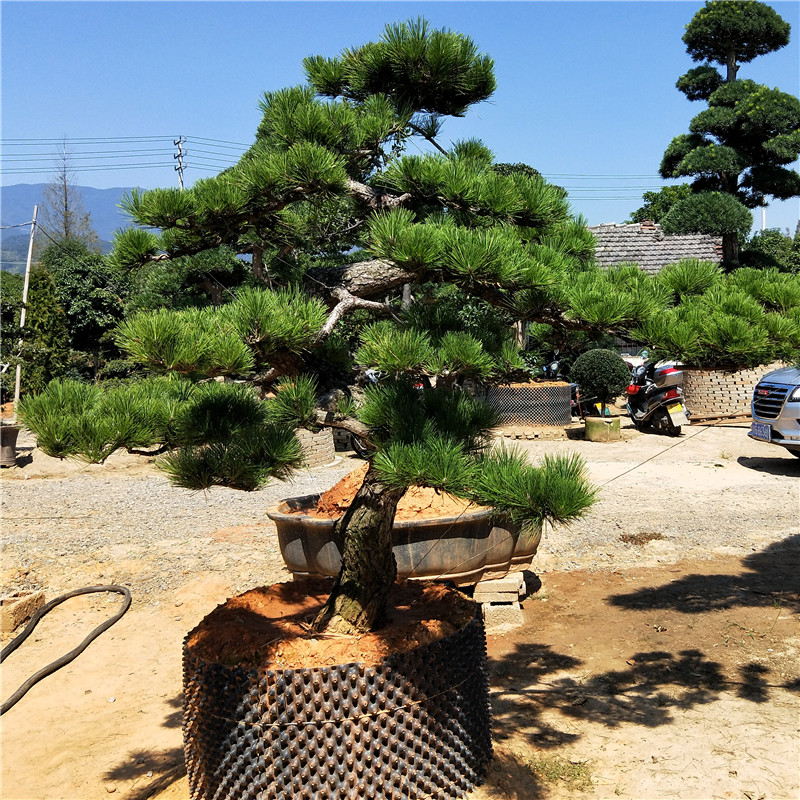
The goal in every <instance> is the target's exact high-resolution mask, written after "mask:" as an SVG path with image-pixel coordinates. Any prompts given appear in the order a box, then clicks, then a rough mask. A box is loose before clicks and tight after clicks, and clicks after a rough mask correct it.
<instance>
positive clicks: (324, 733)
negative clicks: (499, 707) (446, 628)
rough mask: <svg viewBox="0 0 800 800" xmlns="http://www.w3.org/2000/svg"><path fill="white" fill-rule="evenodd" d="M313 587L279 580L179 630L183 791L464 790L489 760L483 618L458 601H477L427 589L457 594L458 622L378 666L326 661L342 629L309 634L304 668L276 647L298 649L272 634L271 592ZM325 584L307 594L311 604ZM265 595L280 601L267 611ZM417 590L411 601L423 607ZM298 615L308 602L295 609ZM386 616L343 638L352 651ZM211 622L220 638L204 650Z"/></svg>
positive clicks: (427, 793)
mask: <svg viewBox="0 0 800 800" xmlns="http://www.w3.org/2000/svg"><path fill="white" fill-rule="evenodd" d="M319 583H320V582H318V581H300V582H292V583H288V584H276V585H274V586H272V587H270V588H269V589H257V590H253V591H252V592H247V593H245V594H244V595H240V596H239V597H236V598H231V599H230V600H228V601H227V602H226V603H224V604H222V605H221V606H219V607H218V608H217V609H215V610H214V611H213V612H212V613H211V614H209V615H208V616H207V617H206V618H205V619H204V620H203V621H202V622H201V623H200V625H199V626H198V627H197V628H196V629H195V630H194V631H192V633H190V634H189V635H188V636H187V638H186V641H185V642H184V673H183V687H184V721H183V735H184V752H185V759H186V766H187V772H188V776H189V787H190V790H191V797H192V798H193V800H211V798H216V799H217V800H222V798H227V800H240V798H252V799H253V800H256V799H258V800H279V799H282V798H287V797H291V798H296V799H297V800H312V799H316V798H323V797H324V798H326V800H328V799H330V800H345V798H347V799H348V800H349V798H382V797H393V798H398V800H399V799H400V798H407V799H408V800H422V798H439V800H449V798H456V797H458V798H463V797H464V796H465V795H466V793H467V792H468V791H470V790H471V789H472V788H473V787H474V786H475V785H476V784H477V783H480V782H481V780H482V777H483V775H484V774H485V771H486V767H487V765H488V762H489V760H490V759H491V756H492V749H491V748H492V746H491V710H490V705H489V681H488V673H487V669H486V640H485V634H484V630H483V622H482V620H481V618H480V615H479V614H476V613H475V609H472V610H471V611H470V610H469V609H468V608H467V606H466V605H465V604H472V605H474V606H475V607H476V608H477V604H474V603H473V601H471V600H469V598H466V597H465V596H464V595H461V593H460V592H458V591H457V590H455V589H446V588H445V587H442V586H437V587H434V590H435V592H438V593H443V592H450V593H452V595H458V599H457V600H455V602H457V603H458V604H459V605H460V606H461V608H460V611H459V612H458V614H459V615H460V616H459V624H458V626H457V627H456V629H455V630H453V632H451V633H448V634H447V635H444V636H443V637H442V638H438V639H436V640H434V641H428V642H423V643H422V644H420V646H417V647H412V648H410V649H409V648H407V647H406V648H402V647H400V648H398V649H397V651H395V652H391V653H389V654H387V655H386V656H385V657H383V658H381V659H379V660H377V661H376V662H375V663H365V662H362V661H358V660H352V661H346V662H345V663H341V664H327V663H326V657H325V656H326V654H328V653H329V651H330V650H331V648H341V647H343V646H345V645H343V644H342V641H341V640H342V637H325V636H324V635H318V638H317V639H313V638H310V634H306V635H305V642H306V644H307V645H308V646H312V647H315V648H316V650H317V655H316V656H314V655H311V654H308V653H307V651H303V652H304V653H306V655H304V656H301V658H307V660H308V666H302V665H298V664H297V663H296V661H297V658H296V657H293V663H292V664H291V665H290V666H286V665H285V664H284V663H282V662H283V660H284V659H283V658H282V656H281V654H283V655H284V656H285V654H286V652H292V653H293V652H294V648H295V646H298V647H299V646H300V645H299V642H298V641H297V639H292V638H291V637H289V638H288V639H287V638H281V637H282V636H285V635H286V630H285V629H286V625H287V618H286V617H285V616H284V617H281V616H280V615H281V614H282V613H285V608H286V607H285V604H283V603H282V602H281V594H284V595H285V594H286V593H287V592H294V593H295V594H296V595H298V596H300V595H302V596H303V598H305V597H307V596H308V595H309V594H311V595H313V594H314V593H315V591H316V588H315V585H318V584H319ZM325 585H326V587H327V588H330V583H329V582H325ZM406 587H408V588H411V587H417V588H421V585H420V584H406ZM327 588H326V591H327ZM428 588H430V587H428ZM326 591H323V592H321V593H320V592H318V591H317V595H318V598H319V603H318V605H320V606H321V604H322V602H323V601H324V596H325V594H326ZM398 591H400V590H399V589H398ZM426 591H427V590H426ZM259 593H260V595H259ZM270 595H272V596H273V597H275V596H277V601H276V602H275V604H274V611H270ZM420 597H421V600H420V601H419V602H418V603H416V605H420V606H422V607H423V608H424V607H425V604H426V603H425V598H424V597H422V596H421V595H420ZM315 599H316V598H315ZM259 605H262V606H264V609H263V610H262V609H261V608H258V610H256V607H257V606H259ZM414 606H415V602H413V601H412V602H411V604H410V608H413V607H414ZM396 610H397V609H395V611H396ZM308 612H310V613H311V614H313V608H312V606H311V605H309V606H308V607H307V608H305V609H303V610H302V611H301V613H300V614H299V615H298V618H299V617H300V616H302V615H303V614H307V613H308ZM433 614H434V616H437V617H438V615H439V614H441V610H437V611H434V612H433ZM270 615H272V618H270ZM391 625H392V621H391V620H390V624H389V625H387V626H385V627H384V628H382V629H381V631H379V632H377V634H374V635H372V634H368V635H367V637H344V638H347V639H349V640H352V642H354V644H355V647H356V649H355V650H354V651H353V652H355V653H358V652H359V648H360V647H362V646H365V645H364V640H365V638H369V637H370V636H373V637H374V639H375V641H380V640H381V637H382V636H386V633H385V631H386V630H387V629H389V628H391ZM209 631H211V634H212V639H216V640H217V641H223V640H227V642H228V644H229V645H230V646H229V647H223V648H222V649H219V648H215V647H209V646H207V644H206V642H205V641H204V636H206V635H207V634H208V633H209ZM276 637H277V639H276ZM276 641H277V644H276ZM393 641H394V642H395V644H396V643H397V642H398V641H401V640H400V639H394V640H393ZM281 648H283V649H281ZM242 652H244V655H243V656H240V655H239V653H242ZM264 652H266V653H267V657H266V658H264V657H263V653H264ZM237 662H238V663H237Z"/></svg>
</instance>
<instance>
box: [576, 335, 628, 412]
mask: <svg viewBox="0 0 800 800" xmlns="http://www.w3.org/2000/svg"><path fill="white" fill-rule="evenodd" d="M630 375H631V374H630V371H629V370H628V365H627V364H626V363H625V362H624V361H623V360H622V356H621V355H620V354H619V353H617V352H615V351H614V350H587V351H586V352H585V353H582V354H581V355H579V356H578V358H577V359H575V363H574V364H573V365H572V370H571V371H570V380H572V381H574V382H575V383H577V384H578V386H580V388H581V391H582V392H583V393H585V394H588V395H590V396H592V397H596V398H597V399H598V400H599V401H600V403H602V406H603V407H602V411H601V413H602V414H605V410H606V403H608V402H609V401H610V400H613V399H614V398H615V397H617V396H618V395H620V394H622V392H623V391H624V390H625V387H626V386H627V385H628V384H629V383H630Z"/></svg>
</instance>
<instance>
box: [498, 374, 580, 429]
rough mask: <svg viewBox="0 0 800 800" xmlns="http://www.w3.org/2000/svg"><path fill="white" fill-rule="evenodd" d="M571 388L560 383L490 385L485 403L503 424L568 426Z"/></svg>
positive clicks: (566, 384) (570, 417)
mask: <svg viewBox="0 0 800 800" xmlns="http://www.w3.org/2000/svg"><path fill="white" fill-rule="evenodd" d="M570 391H571V390H570V388H569V384H568V383H563V384H543V385H537V384H528V385H513V386H490V387H489V389H488V390H487V391H486V402H487V403H488V404H489V405H490V406H491V407H492V408H493V409H494V410H495V411H497V412H498V413H499V414H500V419H501V421H502V422H503V423H504V424H509V423H511V424H515V425H545V426H547V425H553V426H561V427H563V426H565V425H569V423H570V422H571V420H572V416H571V412H570Z"/></svg>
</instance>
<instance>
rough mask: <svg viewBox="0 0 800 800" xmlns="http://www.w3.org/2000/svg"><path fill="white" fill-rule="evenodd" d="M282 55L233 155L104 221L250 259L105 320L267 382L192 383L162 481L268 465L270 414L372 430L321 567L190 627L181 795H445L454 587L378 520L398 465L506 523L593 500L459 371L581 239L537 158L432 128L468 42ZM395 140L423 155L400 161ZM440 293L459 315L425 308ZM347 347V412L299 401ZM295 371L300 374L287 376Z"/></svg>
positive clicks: (492, 361) (538, 518)
mask: <svg viewBox="0 0 800 800" xmlns="http://www.w3.org/2000/svg"><path fill="white" fill-rule="evenodd" d="M305 69H306V75H307V77H308V84H307V85H306V86H302V87H295V88H291V89H286V90H283V91H280V92H272V93H268V94H267V95H265V97H264V99H263V101H262V110H263V112H264V116H263V119H262V122H261V125H260V126H259V129H258V133H257V138H256V142H255V143H254V145H253V147H252V148H251V149H250V150H249V151H248V152H247V153H246V154H245V155H244V157H243V158H242V160H241V161H240V163H239V164H238V165H237V166H235V167H234V168H232V169H230V170H226V171H225V172H223V173H222V174H221V175H219V176H217V177H216V178H211V179H207V180H203V181H199V182H198V183H197V184H196V185H195V186H194V187H192V188H190V189H188V190H186V191H184V192H178V191H171V190H159V191H153V192H143V193H142V192H137V191H135V192H132V193H131V194H130V196H129V197H128V199H127V201H126V207H127V210H128V211H129V213H130V214H131V216H132V217H133V219H134V220H135V221H136V222H137V223H138V224H139V225H140V226H141V227H138V228H130V229H128V230H126V231H123V232H121V233H120V234H119V235H118V237H117V239H116V242H115V249H114V252H113V253H112V256H111V259H112V263H113V264H114V265H115V267H116V268H117V269H125V270H135V269H137V268H138V267H140V266H143V265H146V264H147V263H149V262H151V261H153V260H156V259H157V260H159V261H161V262H164V261H168V260H169V259H170V258H177V257H181V256H190V255H192V254H196V253H201V252H205V251H208V250H210V249H213V248H215V247H218V246H220V245H227V246H231V247H234V248H236V249H237V250H238V251H239V252H241V253H243V254H246V255H247V256H248V257H249V262H250V264H251V267H252V271H253V282H254V283H255V284H257V286H256V287H255V288H249V289H245V290H241V291H239V292H238V293H237V296H236V299H235V300H234V301H233V302H231V303H228V304H226V305H225V306H223V307H221V308H219V309H210V308H204V309H199V310H188V311H180V312H158V313H153V314H144V315H139V316H136V317H132V318H129V319H128V320H126V321H125V322H124V323H123V324H122V325H121V326H120V327H119V329H118V334H117V341H118V344H119V345H120V346H121V347H122V349H123V350H124V351H125V352H127V354H128V356H129V357H130V358H131V359H133V360H134V361H135V362H138V363H139V364H142V365H147V366H149V367H150V368H151V369H156V370H161V371H172V372H179V373H182V374H183V375H185V376H186V379H187V380H190V381H198V380H205V379H207V378H208V377H213V376H217V377H219V376H223V375H230V376H232V377H234V378H236V379H238V380H246V381H248V382H249V383H250V384H251V385H252V386H253V387H255V388H257V389H258V391H260V392H261V393H262V394H266V395H270V396H272V395H274V396H272V397H271V400H269V401H268V402H266V403H263V404H262V406H263V408H262V411H260V412H253V413H252V414H251V412H250V411H247V413H245V412H244V411H243V410H242V406H241V405H240V404H239V402H238V400H237V402H232V401H231V400H230V398H229V397H228V393H230V392H234V391H242V390H241V387H239V388H238V389H237V384H219V385H218V386H217V388H216V389H214V390H213V391H208V394H207V397H204V398H201V400H202V402H199V404H198V406H197V408H196V417H195V419H196V420H197V422H196V429H195V431H194V433H195V436H194V439H193V440H191V439H190V440H184V443H183V446H182V447H180V448H178V449H176V450H174V451H173V452H172V453H171V454H170V455H169V456H168V457H167V458H165V459H164V462H163V463H164V465H165V466H166V468H167V469H168V470H169V472H170V474H171V476H172V477H173V480H174V481H175V482H176V483H178V484H179V485H182V486H191V487H194V488H207V487H209V486H213V485H215V484H222V485H226V486H242V487H243V488H254V487H256V486H257V485H259V484H260V483H263V481H265V480H268V479H269V478H270V477H271V476H279V477H280V476H282V475H285V474H287V473H288V472H289V471H290V470H291V469H292V468H294V467H296V466H297V461H296V459H297V450H296V448H292V447H291V442H287V440H286V438H285V436H281V435H279V433H280V432H281V431H284V432H285V431H288V432H289V433H291V431H292V429H293V428H295V427H297V426H298V425H302V424H304V420H305V421H309V420H312V419H315V420H316V422H317V424H327V425H336V426H340V427H345V428H347V429H348V430H351V431H352V432H355V433H358V434H359V435H361V436H362V437H363V438H364V439H365V440H367V441H368V442H369V443H370V444H371V445H372V446H373V447H374V448H375V455H374V456H373V457H372V458H371V459H370V461H369V466H368V469H367V472H366V475H365V477H364V480H363V483H362V484H361V487H360V488H359V490H358V492H357V494H356V496H355V498H354V500H353V502H352V504H351V505H350V506H349V508H348V509H347V511H346V512H345V514H344V515H343V516H342V517H341V519H340V520H339V521H338V522H337V525H336V536H337V537H338V539H339V540H340V542H341V568H340V571H339V574H338V575H337V577H336V578H335V580H334V581H332V582H329V583H322V584H315V583H312V582H302V583H299V582H298V583H295V584H283V585H277V586H273V587H268V588H265V589H260V590H253V591H252V592H248V593H246V594H245V595H242V596H239V597H236V598H231V599H230V600H229V601H228V602H227V603H225V604H223V605H222V606H221V607H219V608H218V609H216V610H215V611H214V612H212V613H211V614H209V615H208V617H207V618H206V619H205V620H204V621H203V623H201V625H200V626H199V627H198V628H197V629H196V630H195V631H193V632H192V633H191V634H190V635H189V636H188V637H187V640H186V644H185V652H184V655H185V670H184V696H185V716H184V741H185V750H186V760H187V766H188V771H189V778H190V785H191V787H192V793H193V796H194V797H195V798H201V797H202V798H206V797H209V798H210V797H212V796H214V797H220V796H230V797H239V796H243V795H244V794H248V793H252V794H254V795H259V796H260V793H262V792H263V796H273V795H271V794H270V792H272V793H273V794H274V793H276V792H277V795H275V796H281V794H283V796H286V795H292V796H297V797H303V796H309V797H311V796H320V794H324V795H325V796H331V797H339V796H347V793H348V792H349V793H352V792H354V791H356V787H357V786H361V785H362V784H366V787H367V788H366V789H365V790H364V791H366V792H367V793H368V792H369V790H370V788H369V787H370V786H374V785H375V784H376V783H380V782H383V783H386V782H391V781H395V782H396V784H397V785H396V787H395V784H394V783H392V784H391V785H392V786H393V787H395V788H396V793H397V794H398V796H406V797H422V796H431V795H433V796H441V797H453V796H461V795H462V794H463V793H464V792H466V791H468V790H469V788H470V787H471V786H473V785H474V784H475V783H476V782H478V781H479V780H480V778H481V775H482V773H483V771H484V770H485V766H486V763H487V760H488V758H489V757H490V755H491V743H490V731H489V722H490V709H489V705H488V694H487V686H488V679H487V675H486V671H485V643H484V639H483V632H482V623H481V620H480V618H479V617H477V616H476V614H475V607H474V605H473V604H472V603H471V602H470V601H468V600H467V599H466V598H465V597H464V595H462V594H460V593H458V592H457V591H455V590H453V589H450V588H447V587H442V586H441V585H432V586H431V585H422V586H419V585H414V586H411V585H409V584H405V585H404V586H402V587H400V586H398V585H396V584H395V575H396V565H395V559H394V554H393V548H392V539H391V535H390V534H391V529H392V522H393V517H394V513H395V509H396V506H397V503H398V500H399V497H400V496H401V494H402V493H403V491H404V490H405V488H406V487H407V486H408V485H410V484H424V485H427V486H430V487H434V488H436V489H438V490H439V491H446V492H450V493H452V494H454V495H458V496H461V497H464V498H467V499H470V500H473V501H475V502H477V503H479V504H480V505H483V506H487V507H489V508H491V509H495V510H496V511H497V512H498V513H502V514H504V515H505V516H506V517H508V518H510V519H511V521H512V522H514V523H515V524H516V525H519V526H520V527H522V528H523V529H524V528H525V527H526V526H528V527H531V526H532V527H534V528H536V527H537V526H538V525H539V524H540V523H541V522H542V521H543V520H550V521H553V522H565V521H568V520H571V519H574V518H576V517H578V516H580V515H581V514H582V513H583V512H584V511H585V510H586V509H587V508H588V507H589V506H590V505H591V503H592V502H593V496H594V495H593V489H592V488H591V486H590V485H589V484H588V482H587V479H586V475H585V472H584V468H583V465H582V463H581V462H580V460H578V459H577V458H574V457H565V458H547V459H544V461H543V462H542V464H541V465H540V466H533V465H531V464H529V463H527V462H526V460H525V459H524V458H522V457H520V456H519V455H518V454H515V453H513V452H510V451H507V450H503V449H494V448H492V447H491V446H490V442H489V441H488V437H487V432H488V430H489V428H490V426H491V424H493V419H494V418H493V415H492V414H491V412H490V411H489V410H487V408H486V406H485V405H483V404H482V403H480V402H478V401H477V400H475V399H474V398H473V397H471V396H470V394H469V393H468V392H466V391H463V390H462V389H461V381H462V379H463V378H466V377H471V378H473V379H480V380H486V379H490V378H491V376H492V375H493V374H496V371H497V370H500V369H501V367H502V364H503V363H504V362H509V361H513V360H515V359H518V357H519V356H518V351H517V350H516V349H515V348H514V347H513V345H512V344H510V343H509V342H508V341H506V340H504V339H503V337H499V338H497V337H494V339H493V337H492V336H490V335H488V332H487V331H488V330H489V329H494V330H496V329H497V328H498V326H499V327H501V328H502V326H503V324H504V323H505V321H507V320H509V319H510V320H514V319H521V320H526V319H528V320H534V319H539V318H541V319H544V320H546V319H550V318H552V317H553V316H556V315H561V314H562V313H563V311H564V308H565V307H566V305H568V300H567V298H566V297H565V295H564V293H563V290H562V289H561V288H559V287H560V286H561V284H562V282H563V278H564V274H565V271H571V272H575V273H576V274H577V273H580V272H581V271H582V270H585V269H588V268H589V266H590V263H589V262H590V259H591V254H592V240H591V236H589V235H588V234H587V232H586V230H585V227H584V225H583V224H582V223H581V222H579V221H575V220H573V219H571V217H570V216H569V206H568V204H567V202H566V200H565V196H564V192H563V191H562V190H560V189H559V188H558V187H553V186H550V185H549V184H547V182H546V181H544V180H543V179H542V178H541V176H539V175H538V173H536V172H535V171H534V170H531V169H530V168H528V169H527V170H517V169H514V168H511V169H498V166H499V165H497V164H495V163H494V160H493V157H492V154H491V153H490V152H489V151H488V150H487V148H486V147H485V146H483V145H482V144H481V143H479V142H474V141H470V142H459V143H457V144H456V145H454V146H453V147H452V149H451V150H450V151H446V150H445V149H444V148H443V147H442V146H441V145H440V143H439V141H438V136H437V134H438V131H439V129H440V127H441V125H442V122H443V119H444V118H445V117H446V116H462V115H463V114H465V113H466V112H467V111H468V109H469V107H470V106H471V105H472V104H474V103H476V102H479V101H481V100H484V99H486V98H487V97H489V96H490V95H491V93H492V92H493V90H494V76H493V68H492V62H491V60H490V59H489V58H488V57H487V56H485V55H482V54H480V53H479V52H478V51H477V49H476V48H475V46H474V44H473V43H472V42H471V41H470V40H469V39H467V38H466V37H463V36H461V35H459V34H456V33H453V32H450V31H436V30H432V29H431V28H430V27H429V26H428V25H427V23H426V22H425V21H424V20H417V21H414V22H409V23H403V24H398V25H390V26H388V27H387V29H386V31H385V33H384V35H383V37H382V38H381V39H380V40H379V41H378V42H374V43H370V44H367V45H364V46H362V47H360V48H357V49H355V50H347V51H345V52H344V53H343V55H342V56H341V57H340V58H334V59H325V58H321V57H312V58H308V59H306V61H305ZM415 137H416V138H417V139H418V140H423V141H425V142H427V144H428V145H429V147H430V148H431V152H430V153H428V154H426V155H424V156H416V155H412V156H408V155H404V154H403V150H404V148H405V146H406V145H407V144H408V143H409V142H410V141H411V140H412V139H413V138H415ZM147 228H156V229H159V230H160V231H161V233H160V234H159V235H156V234H155V233H153V232H151V231H150V230H147ZM567 283H569V281H567ZM404 287H412V288H411V291H410V292H409V290H407V289H404ZM442 287H449V289H451V290H452V291H453V292H454V293H456V295H455V296H456V298H457V302H456V303H455V304H454V305H456V306H458V305H460V306H461V310H462V311H464V312H465V314H466V316H458V315H457V316H456V317H455V318H449V317H447V315H446V314H445V313H444V312H445V311H446V310H447V304H446V303H443V302H439V300H440V299H441V297H440V296H439V295H437V292H438V291H441V288H442ZM409 294H411V295H412V297H411V298H409ZM387 298H388V300H387ZM428 298H431V299H432V302H430V303H429V302H426V300H427V299H428ZM409 299H410V300H413V301H414V302H411V303H409V302H408V300H409ZM469 303H472V304H473V306H472V308H473V309H474V311H475V313H474V314H473V313H467V311H468V305H469ZM595 318H596V319H597V320H598V323H597V324H604V322H605V321H606V320H605V318H604V317H603V315H602V314H600V315H595ZM484 323H486V324H484ZM490 323H491V324H490ZM581 324H582V323H581ZM353 343H358V345H359V346H358V349H357V351H356V354H355V355H356V359H355V360H356V361H357V362H358V364H359V365H361V366H365V367H372V368H375V369H377V370H379V371H380V373H381V374H383V375H384V376H385V378H384V381H383V383H382V384H380V385H378V386H376V387H375V388H374V389H371V390H370V391H368V392H367V393H366V395H367V396H366V399H365V402H364V404H363V406H362V407H361V409H360V410H359V412H358V414H357V415H352V414H348V415H346V416H337V415H336V414H333V413H319V414H317V412H316V410H315V401H316V397H315V395H316V392H317V391H327V390H329V389H330V388H331V387H332V386H335V385H337V384H336V382H337V380H339V381H340V382H341V380H342V377H341V376H342V375H343V374H344V375H345V376H346V373H347V365H346V363H345V362H346V356H347V354H348V353H349V352H352V349H353V348H352V345H353ZM332 365H335V366H336V367H337V368H336V369H332V368H331V366H332ZM337 372H338V375H339V377H338V378H337ZM309 374H313V375H314V376H316V378H317V380H318V381H319V383H318V384H317V389H316V390H313V388H310V387H312V384H311V382H308V381H305V382H304V381H301V380H299V377H300V376H302V375H309ZM245 408H248V409H249V408H250V407H249V406H246V407H245ZM262 413H263V416H262ZM200 422H202V425H201V424H200ZM251 423H252V424H251ZM264 426H267V427H266V428H265V427H264ZM269 426H272V427H269ZM267 431H271V433H269V435H267ZM191 432H192V430H191V429H189V430H188V431H187V433H191ZM245 476H246V477H247V479H246V480H243V477H245ZM395 788H393V791H395Z"/></svg>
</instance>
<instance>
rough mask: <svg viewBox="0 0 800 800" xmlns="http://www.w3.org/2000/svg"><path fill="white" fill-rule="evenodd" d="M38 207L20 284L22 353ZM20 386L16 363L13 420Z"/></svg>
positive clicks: (20, 376)
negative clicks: (22, 280) (22, 281)
mask: <svg viewBox="0 0 800 800" xmlns="http://www.w3.org/2000/svg"><path fill="white" fill-rule="evenodd" d="M38 213H39V206H34V207H33V220H32V221H31V238H30V240H29V241H28V260H27V261H26V262H25V281H24V283H23V284H22V309H21V311H20V312H19V350H20V353H21V352H22V329H23V328H24V327H25V317H26V312H27V310H28V287H29V286H30V282H31V259H32V257H33V234H34V233H35V232H36V217H37V215H38ZM21 385H22V364H20V363H19V362H17V372H16V375H15V376H14V419H16V416H17V405H18V404H19V393H20V387H21Z"/></svg>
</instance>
